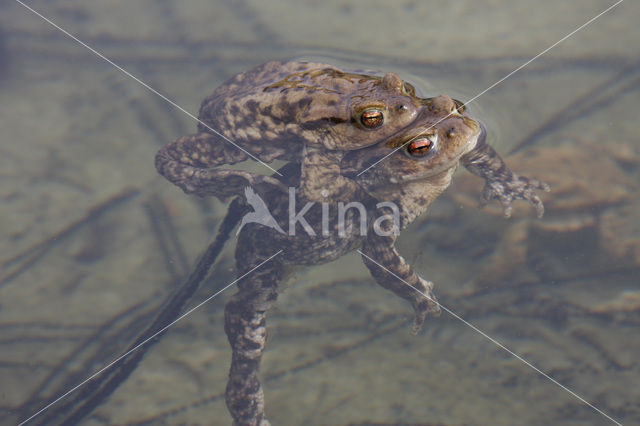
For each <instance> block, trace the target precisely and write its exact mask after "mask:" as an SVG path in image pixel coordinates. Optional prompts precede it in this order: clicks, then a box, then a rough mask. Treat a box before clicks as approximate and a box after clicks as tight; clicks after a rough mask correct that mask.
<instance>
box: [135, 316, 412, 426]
mask: <svg viewBox="0 0 640 426" xmlns="http://www.w3.org/2000/svg"><path fill="white" fill-rule="evenodd" d="M394 317H395V316H394ZM385 322H386V323H387V326H386V327H384V328H377V329H376V330H375V331H374V332H372V333H370V334H368V335H366V336H365V337H363V338H361V339H358V340H356V341H355V342H353V343H351V344H349V345H345V346H342V347H338V348H335V349H333V350H331V351H326V352H325V353H324V354H323V355H321V356H318V357H316V358H312V359H309V360H306V361H303V362H302V363H300V364H297V365H294V366H292V367H290V368H285V369H282V370H280V371H274V372H273V373H270V374H268V375H266V376H265V379H264V381H265V382H266V383H269V382H275V381H277V380H280V379H282V378H283V377H287V376H290V375H292V374H296V373H299V372H301V371H304V370H307V369H309V368H312V367H315V366H316V365H319V364H321V363H324V362H326V361H330V360H332V359H335V358H339V357H341V356H342V355H345V354H347V353H349V352H351V351H354V350H356V349H359V348H362V347H364V346H366V345H369V344H371V343H373V342H375V341H377V340H378V339H380V338H381V337H383V336H386V335H388V334H391V333H393V332H395V331H396V330H398V329H400V328H402V327H406V326H407V324H408V322H407V321H406V320H395V321H394V320H393V319H391V318H390V319H388V320H387V321H383V322H382V323H385ZM382 323H381V324H380V325H382ZM221 398H224V391H221V392H216V393H214V394H212V395H208V396H206V397H204V398H202V399H199V400H197V401H194V402H192V403H191V404H189V405H187V406H184V405H183V406H180V407H176V408H173V409H171V410H167V411H163V412H162V413H157V414H155V415H154V416H153V417H148V418H146V419H144V420H140V421H137V422H132V423H131V424H132V425H137V426H142V425H148V424H155V423H157V422H158V421H160V420H163V419H166V418H168V417H172V416H175V415H177V414H180V413H182V412H184V411H186V410H188V409H190V408H195V407H200V406H203V405H206V404H209V403H211V402H214V401H217V400H219V399H221Z"/></svg>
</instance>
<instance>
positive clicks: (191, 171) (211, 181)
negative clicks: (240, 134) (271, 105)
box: [156, 133, 286, 199]
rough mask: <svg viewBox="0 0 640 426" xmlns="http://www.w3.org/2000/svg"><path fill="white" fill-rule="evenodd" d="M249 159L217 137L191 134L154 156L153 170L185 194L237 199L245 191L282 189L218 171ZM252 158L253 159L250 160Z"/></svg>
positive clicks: (273, 182)
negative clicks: (246, 188) (252, 189)
mask: <svg viewBox="0 0 640 426" xmlns="http://www.w3.org/2000/svg"><path fill="white" fill-rule="evenodd" d="M248 158H249V155H248V154H247V153H246V151H242V150H240V149H239V148H236V147H234V146H231V145H229V143H227V142H225V141H224V140H222V138H220V137H219V136H217V135H213V134H210V133H195V134H192V135H186V136H183V137H181V138H179V139H176V140H174V141H173V142H171V143H169V144H168V145H167V146H165V147H164V148H162V149H161V150H160V151H158V153H157V154H156V169H157V170H158V172H159V173H160V174H161V175H162V176H164V177H165V178H167V179H169V180H170V181H171V182H172V183H173V184H175V185H177V186H178V187H180V188H181V189H182V190H183V191H184V192H186V193H187V194H197V195H200V196H204V195H214V196H216V197H218V198H220V199H224V198H226V197H229V196H234V195H241V194H242V191H243V190H244V188H245V187H247V186H251V187H253V188H254V189H258V188H260V189H264V190H269V189H274V188H277V189H280V190H281V191H283V192H285V193H286V188H285V187H284V185H282V183H280V182H279V181H278V180H277V179H276V178H274V177H271V176H264V175H260V174H255V173H250V172H246V171H243V170H231V169H223V168H219V166H222V165H225V164H226V165H231V164H236V163H239V162H241V161H245V160H247V159H248ZM254 158H256V157H254Z"/></svg>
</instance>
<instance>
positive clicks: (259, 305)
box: [224, 253, 283, 426]
mask: <svg viewBox="0 0 640 426" xmlns="http://www.w3.org/2000/svg"><path fill="white" fill-rule="evenodd" d="M245 255H246V253H245ZM255 264H256V265H257V264H258V262H255ZM252 266H254V265H251V264H250V265H247V266H244V267H239V274H240V275H242V274H243V273H246V272H247V271H250V270H251V269H252ZM282 269H283V268H282V265H281V264H280V263H279V262H278V261H277V259H276V260H271V261H269V262H268V263H266V264H264V265H263V266H261V267H259V268H258V269H256V270H255V271H253V272H251V273H250V274H249V275H247V277H245V278H243V279H242V280H240V281H239V282H238V292H237V293H236V294H234V295H233V296H232V297H231V299H230V300H229V302H227V304H226V306H225V316H224V317H225V326H224V330H225V332H226V334H227V338H228V339H229V343H230V344H231V348H232V351H233V352H232V359H231V370H230V371H229V381H228V383H227V391H226V403H227V408H228V409H229V411H230V412H231V416H232V417H233V423H234V425H236V426H239V425H243V426H244V425H252V426H267V425H269V422H268V421H267V420H266V419H265V418H264V393H263V390H262V385H261V384H260V380H259V379H258V373H259V370H260V359H261V358H262V352H263V351H264V347H265V341H266V337H267V329H266V314H267V311H268V310H269V308H270V307H271V306H272V305H273V303H274V302H275V301H276V298H277V297H278V292H277V289H278V283H279V282H280V280H281V278H282Z"/></svg>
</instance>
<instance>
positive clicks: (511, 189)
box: [460, 129, 550, 218]
mask: <svg viewBox="0 0 640 426" xmlns="http://www.w3.org/2000/svg"><path fill="white" fill-rule="evenodd" d="M460 161H461V163H462V164H463V165H464V166H465V167H466V168H467V170H469V171H470V172H471V173H473V174H475V175H478V176H480V177H481V178H483V179H484V180H485V185H484V189H483V191H482V200H483V204H486V203H487V202H488V201H491V200H493V199H497V200H499V201H500V203H501V204H502V208H503V210H504V215H505V217H510V216H511V208H512V207H511V203H512V202H513V200H516V199H522V200H527V201H529V202H530V203H531V204H533V206H534V207H535V209H536V214H537V216H538V217H539V218H540V217H542V215H543V214H544V205H543V204H542V200H540V197H539V196H538V194H536V192H535V190H536V189H541V190H544V191H549V190H550V188H549V185H547V184H546V183H544V182H541V181H539V180H538V179H530V178H527V177H524V176H519V175H517V174H516V173H514V172H512V171H511V170H510V169H509V168H508V167H507V165H506V164H505V163H504V161H503V160H502V158H500V155H498V153H497V152H496V151H495V150H494V149H493V148H491V146H490V145H489V144H488V143H487V142H486V138H485V131H484V129H483V132H482V136H481V137H480V138H479V139H478V142H477V144H476V147H475V148H474V149H473V150H472V151H470V152H469V153H468V154H465V155H464V156H462V158H460Z"/></svg>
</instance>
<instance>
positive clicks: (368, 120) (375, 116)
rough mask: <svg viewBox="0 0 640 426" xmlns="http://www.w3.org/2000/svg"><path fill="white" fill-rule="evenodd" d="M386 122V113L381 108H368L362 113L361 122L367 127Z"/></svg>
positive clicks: (371, 127)
mask: <svg viewBox="0 0 640 426" xmlns="http://www.w3.org/2000/svg"><path fill="white" fill-rule="evenodd" d="M383 122H384V114H383V113H382V111H381V110H379V109H367V110H365V111H363V112H362V114H361V115H360V123H362V125H363V126H364V127H366V128H367V129H375V128H376V127H380V126H381V125H382V123H383Z"/></svg>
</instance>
